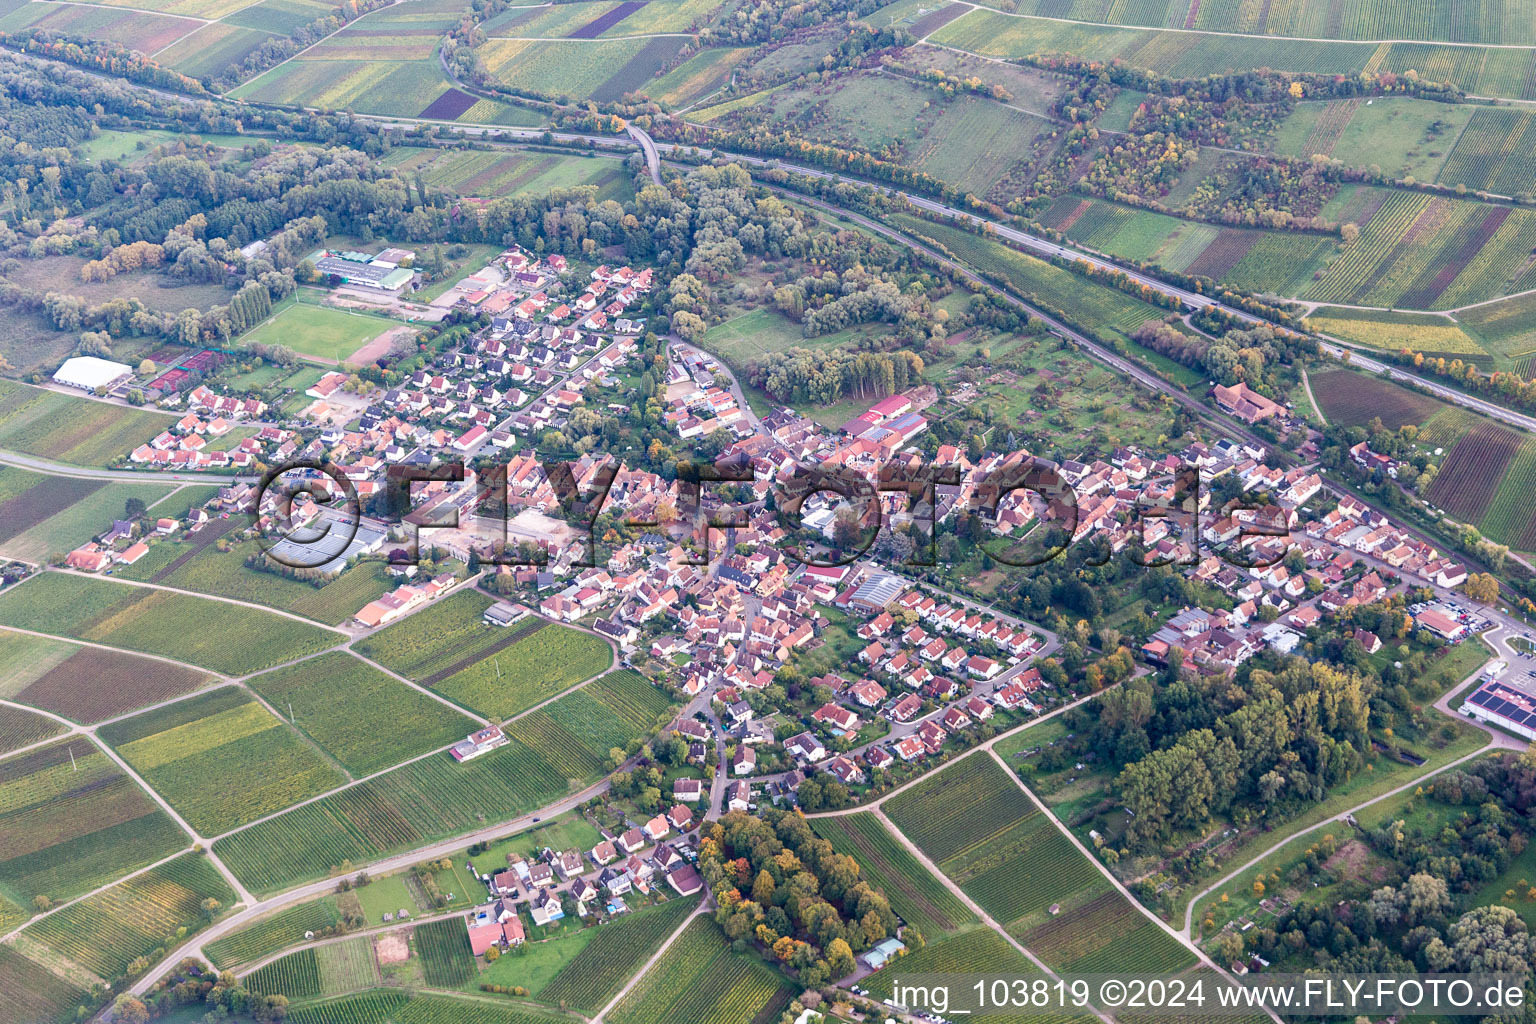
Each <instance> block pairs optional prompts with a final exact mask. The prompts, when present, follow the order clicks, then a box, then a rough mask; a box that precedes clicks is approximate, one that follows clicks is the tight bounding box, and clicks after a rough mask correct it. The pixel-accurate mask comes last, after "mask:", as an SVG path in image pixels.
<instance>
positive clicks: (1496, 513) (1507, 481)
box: [1421, 415, 1536, 551]
mask: <svg viewBox="0 0 1536 1024" xmlns="http://www.w3.org/2000/svg"><path fill="white" fill-rule="evenodd" d="M1467 419H1468V421H1470V422H1468V425H1467V430H1470V431H1473V433H1475V428H1478V425H1479V424H1482V422H1484V421H1481V419H1478V418H1476V416H1470V415H1468V416H1467ZM1499 430H1502V428H1499ZM1468 436H1470V434H1468ZM1421 438H1422V433H1421ZM1459 445H1461V442H1459V441H1458V442H1456V444H1455V447H1452V448H1450V454H1448V456H1445V461H1444V464H1442V467H1441V471H1442V473H1444V471H1445V468H1447V467H1452V468H1455V470H1456V471H1458V474H1461V476H1462V479H1464V481H1465V479H1467V477H1468V476H1470V474H1473V473H1475V470H1476V462H1473V464H1471V468H1462V465H1461V457H1459V456H1458V454H1456V453H1458V448H1459ZM1468 457H1476V450H1471V451H1470V456H1468ZM1438 487H1439V477H1436V481H1435V485H1433V487H1432V488H1430V493H1432V496H1433V494H1435V493H1436V488H1438ZM1459 487H1461V490H1459V491H1452V494H1453V496H1455V500H1456V502H1458V504H1459V502H1462V500H1467V502H1471V500H1473V499H1479V500H1481V488H1479V493H1478V494H1471V493H1470V490H1468V488H1467V487H1465V484H1462V485H1459ZM1533 488H1536V439H1531V438H1519V444H1518V445H1516V448H1514V454H1513V456H1511V457H1510V459H1508V462H1505V465H1504V471H1502V474H1501V476H1499V477H1498V481H1496V490H1495V493H1493V496H1491V497H1490V499H1488V500H1487V507H1485V510H1484V511H1482V514H1481V516H1479V517H1478V519H1476V520H1475V525H1476V527H1478V530H1479V531H1481V533H1482V534H1484V536H1485V537H1488V539H1490V540H1495V542H1496V543H1505V545H1508V547H1511V548H1516V550H1519V551H1531V550H1536V508H1533V507H1531V500H1530V496H1531V490H1533ZM1447 511H1450V510H1448V508H1447Z"/></svg>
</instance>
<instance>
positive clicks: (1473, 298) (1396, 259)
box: [1306, 191, 1536, 309]
mask: <svg viewBox="0 0 1536 1024" xmlns="http://www.w3.org/2000/svg"><path fill="white" fill-rule="evenodd" d="M1533 244H1536V215H1533V214H1532V213H1531V211H1528V210H1514V209H1511V208H1510V207H1506V206H1490V205H1488V204H1484V203H1473V202H1466V201H1462V200H1456V199H1441V198H1431V197H1430V196H1426V195H1423V194H1420V193H1415V192H1402V191H1397V192H1392V193H1390V194H1389V195H1387V197H1386V199H1385V201H1384V202H1383V203H1382V204H1381V206H1380V208H1378V209H1377V210H1376V211H1375V212H1374V213H1372V214H1371V216H1370V218H1369V219H1368V220H1366V221H1365V223H1364V224H1362V225H1360V238H1359V240H1358V241H1356V242H1355V243H1354V244H1352V245H1349V246H1347V247H1346V248H1345V249H1344V251H1343V252H1342V254H1341V255H1340V256H1339V257H1338V258H1337V259H1335V260H1334V261H1333V262H1332V263H1331V264H1330V265H1329V267H1328V269H1327V270H1326V271H1325V272H1324V273H1323V275H1322V277H1321V279H1320V280H1318V281H1317V282H1315V283H1314V284H1313V285H1312V287H1311V288H1310V289H1309V290H1308V291H1307V292H1306V297H1308V298H1312V299H1317V300H1320V301H1323V302H1343V303H1352V304H1360V305H1370V306H1391V307H1399V306H1400V307H1405V308H1409V309H1446V308H1454V307H1455V306H1458V305H1465V304H1468V303H1473V302H1480V301H1483V300H1486V299H1491V298H1495V297H1497V296H1499V295H1502V294H1506V293H1507V292H1508V291H1510V290H1511V289H1512V287H1513V282H1514V281H1515V280H1516V279H1517V275H1518V274H1520V273H1521V272H1522V268H1524V267H1525V266H1526V264H1527V262H1528V259H1529V256H1530V253H1531V249H1532V245H1533Z"/></svg>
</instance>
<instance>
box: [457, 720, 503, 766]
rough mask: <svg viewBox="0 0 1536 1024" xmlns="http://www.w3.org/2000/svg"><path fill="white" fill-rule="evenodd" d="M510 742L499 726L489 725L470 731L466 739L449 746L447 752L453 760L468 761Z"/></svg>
mask: <svg viewBox="0 0 1536 1024" xmlns="http://www.w3.org/2000/svg"><path fill="white" fill-rule="evenodd" d="M510 742H511V741H510V740H509V739H507V736H506V734H505V733H503V732H502V731H501V727H500V726H496V725H489V726H486V727H485V728H484V729H481V730H480V731H479V732H475V733H470V735H469V737H468V738H467V739H464V740H461V741H459V742H458V743H455V744H454V745H453V746H452V747H451V748H449V753H450V754H452V755H453V759H454V760H455V761H469V760H472V759H473V758H476V757H479V756H480V755H481V754H484V753H486V752H488V751H491V750H495V749H496V748H497V747H504V746H506V745H507V744H508V743H510Z"/></svg>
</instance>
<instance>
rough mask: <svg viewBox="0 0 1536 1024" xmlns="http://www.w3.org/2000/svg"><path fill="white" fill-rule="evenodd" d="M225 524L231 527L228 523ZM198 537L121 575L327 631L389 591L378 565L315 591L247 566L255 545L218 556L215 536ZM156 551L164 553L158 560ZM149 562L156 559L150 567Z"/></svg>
mask: <svg viewBox="0 0 1536 1024" xmlns="http://www.w3.org/2000/svg"><path fill="white" fill-rule="evenodd" d="M229 522H231V523H233V520H230V521H229ZM199 534H201V535H202V536H200V537H199V538H198V540H197V541H195V542H193V543H191V544H186V543H166V542H165V541H161V542H160V543H159V544H156V545H154V547H153V548H151V549H150V556H146V557H145V558H144V559H141V564H142V563H149V564H148V565H146V566H145V569H144V571H142V572H139V571H134V570H138V569H139V565H138V564H136V565H134V566H133V567H132V569H131V570H130V571H129V572H128V574H127V575H128V576H129V578H130V579H147V580H149V582H152V583H164V584H165V585H166V586H170V587H179V588H181V589H182V590H195V591H197V592H198V593H200V594H212V595H214V596H215V597H228V598H232V599H233V600H236V601H249V602H251V603H252V604H261V605H266V606H267V607H269V608H278V609H281V610H283V611H288V612H292V613H294V614H295V615H302V616H304V617H306V618H310V619H314V620H315V621H316V622H323V623H325V624H326V625H329V626H334V625H336V624H338V623H341V622H345V621H346V620H347V619H349V618H351V617H352V616H353V615H355V614H356V613H357V610H358V609H359V608H361V607H363V605H365V604H367V603H368V602H369V601H372V600H374V599H375V598H377V597H380V596H382V595H383V594H384V593H385V592H386V591H388V590H389V589H390V588H391V587H392V586H393V585H394V581H393V580H392V579H391V578H390V576H389V572H388V570H387V568H386V567H385V566H384V564H383V563H382V562H364V563H363V564H361V565H356V566H353V567H352V568H350V569H347V570H345V571H343V572H342V573H341V574H340V575H338V576H337V577H336V578H335V579H333V580H331V581H330V582H328V583H326V584H325V585H324V586H323V587H317V586H315V585H314V584H312V583H308V582H305V581H303V580H296V579H291V578H289V577H287V576H280V575H278V574H277V573H275V572H262V571H258V570H254V569H252V568H250V567H249V566H247V565H246V564H245V560H246V558H247V557H249V556H250V555H253V554H255V553H256V552H257V551H258V550H259V548H258V545H257V542H255V541H248V542H245V543H240V544H235V545H234V546H233V547H231V548H230V549H229V550H228V551H221V550H219V547H218V545H217V544H215V543H214V541H216V540H217V539H218V536H219V535H218V534H217V533H214V532H213V531H212V530H210V529H209V528H207V527H204V528H203V529H202V530H200V531H199ZM210 534H211V535H210ZM161 549H165V552H164V555H163V556H162V551H161ZM151 556H156V557H155V560H154V561H151ZM159 557H165V558H167V559H171V558H174V561H169V562H168V563H167V564H164V565H161V564H160V562H159Z"/></svg>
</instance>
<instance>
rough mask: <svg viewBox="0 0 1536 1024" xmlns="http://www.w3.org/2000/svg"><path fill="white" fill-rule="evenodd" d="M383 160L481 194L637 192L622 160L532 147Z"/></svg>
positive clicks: (414, 152)
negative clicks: (585, 188) (580, 189)
mask: <svg viewBox="0 0 1536 1024" xmlns="http://www.w3.org/2000/svg"><path fill="white" fill-rule="evenodd" d="M567 6H569V5H567ZM383 162H384V163H385V164H386V165H387V166H391V167H397V168H400V169H401V171H402V172H406V171H409V172H412V173H417V172H419V173H420V174H421V178H422V180H423V181H425V182H426V183H427V184H428V185H432V186H434V187H436V188H443V189H448V190H450V191H452V192H455V193H457V194H458V195H462V196H474V197H476V198H481V199H499V198H502V197H504V196H517V195H539V194H543V193H545V192H548V191H549V190H551V189H556V188H574V187H576V186H578V185H596V186H597V190H598V197H599V198H600V199H618V200H620V201H625V200H628V199H630V198H632V197H633V195H634V185H633V182H632V181H631V180H630V176H629V173H628V172H627V171H625V169H624V165H623V163H622V162H621V161H618V160H614V159H611V158H603V157H590V158H589V157H583V156H565V155H561V154H558V153H539V152H534V151H530V150H524V151H516V152H508V151H505V150H497V151H489V150H450V151H433V150H423V149H413V148H408V147H398V148H396V149H394V150H391V151H390V153H389V155H388V156H386V157H385V158H384V161H383ZM492 255H494V253H492Z"/></svg>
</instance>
